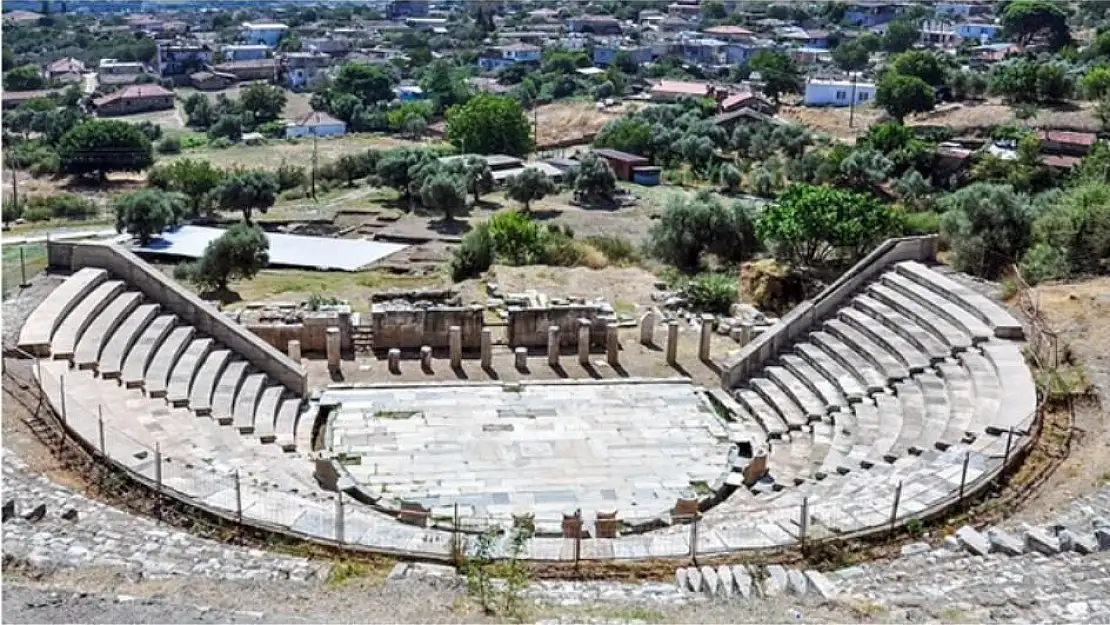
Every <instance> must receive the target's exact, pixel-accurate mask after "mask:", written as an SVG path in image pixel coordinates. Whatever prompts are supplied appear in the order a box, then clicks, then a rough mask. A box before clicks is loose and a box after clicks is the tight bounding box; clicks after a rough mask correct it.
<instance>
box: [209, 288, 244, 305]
mask: <svg viewBox="0 0 1110 625" xmlns="http://www.w3.org/2000/svg"><path fill="white" fill-rule="evenodd" d="M199 295H200V298H201V299H204V300H208V301H214V302H219V303H220V304H222V305H227V304H234V303H235V302H241V301H243V297H242V296H241V295H239V293H237V292H236V291H232V290H231V289H227V288H223V289H211V290H208V291H202V292H201V293H200V294H199Z"/></svg>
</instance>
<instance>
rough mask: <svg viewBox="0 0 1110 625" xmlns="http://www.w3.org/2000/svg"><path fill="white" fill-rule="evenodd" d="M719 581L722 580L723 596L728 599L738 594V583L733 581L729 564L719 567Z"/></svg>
mask: <svg viewBox="0 0 1110 625" xmlns="http://www.w3.org/2000/svg"><path fill="white" fill-rule="evenodd" d="M717 579H719V580H721V596H723V597H725V598H726V599H727V598H730V597H732V595H733V594H735V593H736V583H735V582H734V581H733V579H732V569H731V568H729V566H728V565H727V564H722V565H720V566H718V567H717Z"/></svg>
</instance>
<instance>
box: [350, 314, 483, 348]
mask: <svg viewBox="0 0 1110 625" xmlns="http://www.w3.org/2000/svg"><path fill="white" fill-rule="evenodd" d="M484 313H485V307H484V306H481V305H475V306H429V307H399V306H395V305H385V304H374V305H373V306H372V307H371V309H370V321H371V325H372V326H373V331H374V349H375V350H379V349H392V348H398V349H419V348H421V347H423V346H424V345H428V346H431V347H432V348H433V349H440V348H447V347H448V331H449V330H450V329H451V326H459V327H460V328H462V346H463V349H479V348H480V347H481V344H482V328H483V327H484V325H485V319H484Z"/></svg>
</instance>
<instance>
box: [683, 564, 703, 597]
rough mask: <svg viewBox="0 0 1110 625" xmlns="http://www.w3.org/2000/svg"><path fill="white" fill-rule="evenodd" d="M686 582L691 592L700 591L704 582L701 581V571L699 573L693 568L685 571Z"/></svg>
mask: <svg viewBox="0 0 1110 625" xmlns="http://www.w3.org/2000/svg"><path fill="white" fill-rule="evenodd" d="M686 581H687V583H688V584H689V585H690V586H689V588H690V590H691V591H693V592H701V591H702V588H703V582H704V580H703V579H702V576H701V571H699V570H698V569H696V568H695V567H690V568H689V569H687V570H686Z"/></svg>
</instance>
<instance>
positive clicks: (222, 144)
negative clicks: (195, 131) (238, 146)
mask: <svg viewBox="0 0 1110 625" xmlns="http://www.w3.org/2000/svg"><path fill="white" fill-rule="evenodd" d="M233 145H235V144H234V143H232V141H231V139H228V138H227V137H217V138H215V139H213V140H211V141H209V142H208V147H210V148H213V149H216V150H222V149H224V148H230V147H231V146H233Z"/></svg>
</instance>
